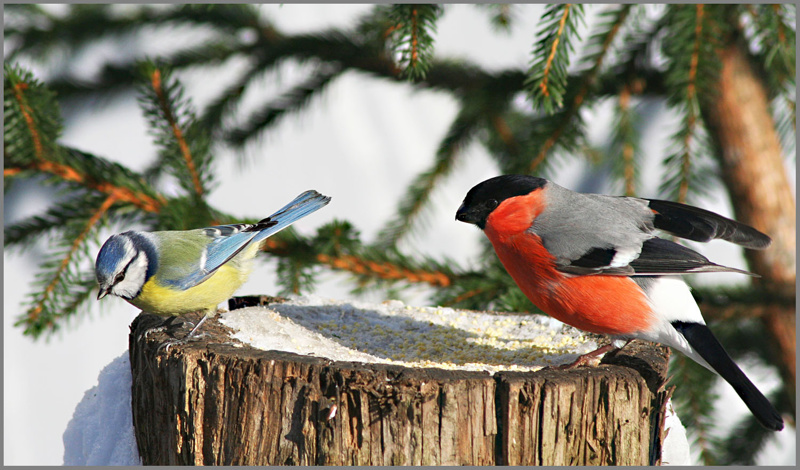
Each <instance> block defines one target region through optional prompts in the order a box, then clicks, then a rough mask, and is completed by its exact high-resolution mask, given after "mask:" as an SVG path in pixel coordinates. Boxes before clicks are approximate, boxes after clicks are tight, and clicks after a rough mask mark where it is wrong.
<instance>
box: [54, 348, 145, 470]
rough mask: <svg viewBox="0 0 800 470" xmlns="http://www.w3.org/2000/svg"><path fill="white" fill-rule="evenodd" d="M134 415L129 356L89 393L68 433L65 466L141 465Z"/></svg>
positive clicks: (113, 365)
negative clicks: (132, 411) (134, 427)
mask: <svg viewBox="0 0 800 470" xmlns="http://www.w3.org/2000/svg"><path fill="white" fill-rule="evenodd" d="M140 464H141V461H140V460H139V450H138V449H137V447H136V438H135V437H134V435H133V418H132V414H131V366H130V360H129V359H128V352H127V351H126V352H125V353H124V354H122V355H121V356H119V357H118V358H116V359H114V360H113V361H112V362H111V363H110V364H109V365H107V366H106V367H105V368H104V369H103V370H102V371H100V376H99V377H98V378H97V385H96V386H95V387H92V388H91V389H89V390H87V391H86V393H85V394H84V395H83V400H81V402H80V403H78V406H77V407H76V408H75V413H74V414H73V415H72V420H70V422H69V424H68V425H67V430H66V431H64V465H126V466H130V465H140Z"/></svg>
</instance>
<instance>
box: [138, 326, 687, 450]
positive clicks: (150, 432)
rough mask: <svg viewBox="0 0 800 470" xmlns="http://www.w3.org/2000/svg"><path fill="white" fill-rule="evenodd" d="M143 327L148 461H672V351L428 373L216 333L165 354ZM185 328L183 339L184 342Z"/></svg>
mask: <svg viewBox="0 0 800 470" xmlns="http://www.w3.org/2000/svg"><path fill="white" fill-rule="evenodd" d="M162 320H163V318H160V317H156V316H153V315H149V314H142V315H140V316H139V317H138V318H137V319H136V320H135V321H134V323H133V324H132V326H131V335H130V357H131V368H132V373H133V390H132V394H133V398H132V401H133V403H132V405H133V422H134V427H135V434H136V439H137V443H138V447H139V452H140V455H141V457H142V462H143V463H144V464H145V465H150V464H155V465H199V464H202V465H282V464H295V465H494V464H503V465H520V464H537V465H567V464H569V465H601V464H613V465H648V464H655V463H658V462H659V461H660V455H661V444H662V441H663V437H664V436H663V432H662V429H663V420H664V416H665V409H666V402H667V400H668V398H669V396H670V395H671V389H670V390H665V382H666V373H667V359H668V354H669V352H668V349H667V348H664V347H661V346H657V345H653V344H652V343H644V342H634V343H632V344H631V345H629V346H628V347H627V348H625V349H624V350H623V351H621V352H620V353H618V354H607V355H606V358H605V359H604V364H603V365H601V366H599V367H588V368H587V367H583V368H577V369H574V370H568V371H561V370H541V371H538V372H531V373H520V372H499V373H496V374H494V375H490V374H489V373H485V372H466V371H453V370H442V369H415V368H407V367H401V366H395V365H385V364H364V363H353V362H334V361H330V360H327V359H323V358H319V357H313V356H300V355H296V354H291V353H286V352H280V351H262V350H257V349H254V348H251V347H250V346H247V345H243V344H242V343H239V342H238V341H236V340H233V339H231V338H230V337H229V336H228V333H227V331H228V330H227V328H225V327H224V326H222V325H221V324H220V323H219V322H218V321H216V319H210V320H209V321H207V322H206V323H205V324H204V325H203V331H204V332H205V333H206V334H207V336H204V337H203V338H201V339H200V340H197V341H192V342H190V343H188V344H185V345H179V346H173V347H171V348H169V349H163V348H162V349H159V348H160V346H161V345H162V344H163V343H164V341H166V340H168V339H169V336H168V335H167V334H166V333H165V332H155V333H150V334H148V335H146V336H145V335H144V332H145V331H147V330H148V329H149V328H152V327H153V326H154V325H158V324H159V323H160V322H161V321H162ZM186 331H188V330H186V329H183V330H182V331H181V332H179V333H178V334H177V336H178V337H182V336H183V335H184V334H185V332H186Z"/></svg>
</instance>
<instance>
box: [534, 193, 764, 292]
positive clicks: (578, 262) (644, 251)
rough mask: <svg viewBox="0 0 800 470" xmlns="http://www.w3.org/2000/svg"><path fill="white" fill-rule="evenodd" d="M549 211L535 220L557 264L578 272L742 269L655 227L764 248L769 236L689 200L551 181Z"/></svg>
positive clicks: (694, 237)
mask: <svg viewBox="0 0 800 470" xmlns="http://www.w3.org/2000/svg"><path fill="white" fill-rule="evenodd" d="M545 197H546V198H547V199H546V203H547V204H548V211H547V212H546V213H543V214H542V215H540V216H539V217H538V218H537V219H536V220H535V221H534V223H533V225H532V226H531V229H530V231H531V233H533V234H536V235H538V236H539V237H540V238H541V240H542V244H543V245H544V246H545V248H546V249H547V251H548V252H549V253H550V254H551V255H553V256H554V258H555V264H556V269H558V270H559V271H561V272H564V273H569V274H577V275H591V274H605V275H618V276H636V275H639V276H647V275H670V274H673V275H674V274H689V273H700V272H721V271H728V272H738V273H744V274H751V273H748V272H747V271H742V270H739V269H735V268H730V267H727V266H721V265H718V264H716V263H712V262H711V261H709V260H708V258H706V257H705V256H703V255H701V254H700V253H697V252H696V251H694V250H692V249H690V248H687V247H685V246H682V245H679V244H677V243H674V242H672V241H669V240H665V239H661V238H656V237H655V234H654V233H653V232H654V231H655V230H656V229H660V230H664V231H665V232H668V233H671V234H673V235H676V236H679V237H681V238H687V239H689V240H695V241H709V240H712V239H715V238H720V239H723V240H727V241H730V242H733V243H737V244H739V245H742V246H745V247H748V248H765V247H766V246H767V245H769V243H770V239H769V237H767V236H766V235H764V234H763V233H761V232H759V231H757V230H755V229H754V228H752V227H749V226H747V225H744V224H740V223H738V222H736V221H733V220H730V219H728V218H725V217H722V216H721V215H718V214H715V213H713V212H709V211H706V210H703V209H699V208H696V207H692V206H687V205H685V204H679V203H675V202H669V201H659V200H649V199H639V198H630V197H615V196H603V195H598V194H582V193H576V192H573V191H569V190H567V189H565V188H561V187H560V186H557V185H548V190H547V192H546V194H545Z"/></svg>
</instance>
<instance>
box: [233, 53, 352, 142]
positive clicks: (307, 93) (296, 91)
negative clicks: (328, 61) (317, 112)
mask: <svg viewBox="0 0 800 470" xmlns="http://www.w3.org/2000/svg"><path fill="white" fill-rule="evenodd" d="M341 72H342V70H341V68H340V67H338V66H335V65H330V66H328V67H320V68H319V70H318V71H317V72H316V73H313V74H311V76H310V77H309V78H308V79H307V80H306V81H305V82H303V83H300V84H298V85H295V86H294V87H293V88H292V89H291V90H289V91H288V92H286V93H284V94H283V95H281V96H280V97H279V98H277V99H273V100H270V102H269V103H267V104H266V105H264V106H262V107H261V108H260V109H259V110H258V111H256V112H255V113H253V114H252V115H251V116H249V117H248V118H247V119H246V122H245V123H244V124H242V125H240V126H238V127H235V128H233V129H229V130H227V131H226V132H225V136H224V139H225V141H226V142H227V143H229V144H230V145H232V146H233V147H234V148H240V147H242V146H244V145H245V144H246V143H247V142H249V141H250V140H251V139H252V138H253V137H255V136H256V135H260V134H263V132H264V131H265V130H267V129H269V128H270V127H274V126H275V125H276V124H278V123H279V122H280V119H281V118H283V117H285V116H286V115H288V114H289V113H294V112H299V111H301V110H302V109H303V108H305V107H306V106H308V104H309V103H310V102H311V100H312V99H313V98H314V97H315V96H318V95H320V94H321V93H322V92H323V91H324V90H325V89H326V87H327V85H329V84H330V83H331V82H332V81H333V80H335V79H336V78H337V77H338V76H339V75H340V74H341Z"/></svg>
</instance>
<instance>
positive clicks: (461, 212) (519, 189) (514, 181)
mask: <svg viewBox="0 0 800 470" xmlns="http://www.w3.org/2000/svg"><path fill="white" fill-rule="evenodd" d="M546 184H547V180H546V179H544V178H537V177H535V176H528V175H501V176H495V177H494V178H489V179H488V180H486V181H484V182H482V183H479V184H477V185H475V186H474V187H473V188H472V189H470V190H469V192H468V193H467V197H465V198H464V202H463V203H462V204H461V207H459V208H458V211H457V212H456V220H460V221H461V222H467V223H470V224H475V225H477V226H478V227H480V228H481V230H482V229H484V228H486V218H487V217H489V214H491V213H492V211H493V210H494V209H495V208H496V207H497V206H499V205H500V203H501V202H503V201H504V200H506V199H508V198H510V197H515V196H524V195H526V194H530V192H531V191H533V190H535V189H539V188H543V187H544V185H546Z"/></svg>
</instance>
